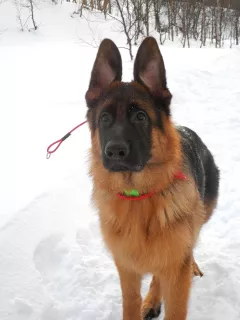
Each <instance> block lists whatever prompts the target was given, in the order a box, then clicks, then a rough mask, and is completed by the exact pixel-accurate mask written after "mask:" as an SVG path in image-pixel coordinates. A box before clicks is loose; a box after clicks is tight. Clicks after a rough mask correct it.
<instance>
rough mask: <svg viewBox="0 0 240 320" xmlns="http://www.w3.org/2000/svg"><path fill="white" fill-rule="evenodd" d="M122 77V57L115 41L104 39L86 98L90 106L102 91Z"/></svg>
mask: <svg viewBox="0 0 240 320" xmlns="http://www.w3.org/2000/svg"><path fill="white" fill-rule="evenodd" d="M121 79H122V58H121V55H120V52H119V50H118V48H117V46H116V45H115V43H114V42H113V41H112V40H110V39H104V40H103V41H102V42H101V44H100V47H99V49H98V53H97V57H96V60H95V62H94V65H93V69H92V73H91V79H90V84H89V88H88V91H87V93H86V100H87V103H88V106H91V103H94V101H95V100H96V99H97V98H98V97H99V95H100V94H101V92H102V91H103V90H104V89H105V88H106V87H107V86H108V85H110V84H111V83H112V82H113V81H121Z"/></svg>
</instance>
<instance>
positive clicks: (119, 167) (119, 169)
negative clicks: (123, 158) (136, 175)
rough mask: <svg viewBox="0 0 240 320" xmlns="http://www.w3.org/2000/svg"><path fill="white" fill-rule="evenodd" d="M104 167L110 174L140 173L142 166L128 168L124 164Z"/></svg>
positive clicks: (128, 166)
mask: <svg viewBox="0 0 240 320" xmlns="http://www.w3.org/2000/svg"><path fill="white" fill-rule="evenodd" d="M104 167H105V168H106V169H107V170H108V171H110V172H140V171H142V170H143V168H144V166H143V165H142V164H138V165H134V166H130V165H126V164H121V163H116V164H112V165H110V166H109V165H104Z"/></svg>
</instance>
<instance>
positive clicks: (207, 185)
mask: <svg viewBox="0 0 240 320" xmlns="http://www.w3.org/2000/svg"><path fill="white" fill-rule="evenodd" d="M177 131H178V133H179V134H180V136H181V146H182V152H183V155H184V162H185V165H186V166H187V167H189V168H190V169H191V173H192V176H193V177H194V180H195V183H196V185H197V187H198V191H199V193H200V195H201V198H202V200H203V201H204V204H205V207H206V209H207V210H206V221H207V220H208V219H209V217H210V215H211V214H212V211H213V210H209V209H208V208H210V207H214V206H215V205H216V200H217V198H218V189H219V169H218V168H217V166H216V164H215V161H214V158H213V156H212V154H211V152H210V151H209V149H208V148H207V146H206V145H205V144H204V143H203V141H202V140H201V138H200V137H199V136H198V135H197V134H196V132H194V131H193V130H191V129H189V128H187V127H183V126H178V127H177Z"/></svg>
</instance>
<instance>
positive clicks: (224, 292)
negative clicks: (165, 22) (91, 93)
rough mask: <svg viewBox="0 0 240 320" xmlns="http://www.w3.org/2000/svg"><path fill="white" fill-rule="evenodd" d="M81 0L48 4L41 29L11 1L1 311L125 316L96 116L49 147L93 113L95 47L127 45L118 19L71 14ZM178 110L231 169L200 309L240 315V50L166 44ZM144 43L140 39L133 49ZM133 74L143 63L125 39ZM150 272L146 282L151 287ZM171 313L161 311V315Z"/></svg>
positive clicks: (0, 214)
mask: <svg viewBox="0 0 240 320" xmlns="http://www.w3.org/2000/svg"><path fill="white" fill-rule="evenodd" d="M73 9H74V5H72V4H64V5H63V6H58V7H57V8H56V7H55V6H53V5H49V4H47V3H44V5H43V6H42V7H41V10H39V12H38V13H37V14H38V18H37V19H38V21H41V25H40V27H39V31H37V32H36V33H34V32H32V31H31V32H24V33H22V32H20V31H19V30H18V26H17V22H16V20H15V16H14V15H15V13H14V9H13V7H11V5H10V3H9V2H5V3H3V4H1V7H0V30H6V29H7V30H6V31H5V32H4V33H2V34H1V35H0V70H1V73H0V88H1V89H2V90H1V94H0V106H1V109H0V110H1V111H0V112H1V114H0V135H1V150H2V152H1V166H0V177H1V184H0V199H1V200H0V201H1V210H0V283H1V286H0V319H1V320H23V319H24V320H82V319H88V320H103V319H104V320H105V319H109V320H113V319H121V292H120V287H119V280H118V275H117V272H116V270H115V267H114V264H113V262H112V260H111V257H110V254H109V253H108V252H107V251H106V249H105V247H104V244H103V242H102V240H101V236H100V233H99V226H98V216H97V213H96V211H95V209H94V208H92V206H91V203H90V195H91V180H90V178H89V177H88V174H87V172H88V163H87V155H88V148H89V146H90V136H89V130H88V127H87V126H83V127H81V128H80V129H78V130H77V131H76V132H75V133H74V134H73V135H72V136H71V137H70V138H69V139H68V140H66V142H64V143H63V144H62V146H61V147H60V148H59V150H58V151H57V153H56V154H54V155H53V156H52V157H51V159H50V160H46V157H45V156H46V147H47V146H48V145H49V144H50V143H51V142H53V141H55V140H57V139H58V138H60V137H62V136H63V135H64V134H65V133H67V132H68V131H69V130H70V129H72V128H73V127H74V126H75V125H77V124H78V123H80V122H81V121H83V120H84V119H85V114H86V106H85V101H84V94H85V91H86V89H87V86H88V81H89V75H90V71H91V68H92V64H93V61H94V58H95V55H96V48H92V47H89V46H87V45H84V44H83V42H82V41H81V40H79V39H80V38H81V37H82V39H85V41H89V42H91V41H92V35H93V34H94V35H95V40H96V41H97V43H99V40H101V39H103V38H104V37H105V36H106V37H110V38H112V39H113V40H114V41H116V43H117V44H118V45H119V46H123V45H125V43H124V37H123V35H122V34H119V33H117V32H116V30H117V26H116V27H115V26H114V25H113V23H112V22H111V21H107V22H105V20H104V18H102V17H101V16H100V15H97V14H95V15H91V14H90V13H86V15H88V18H89V19H90V18H91V19H92V21H95V22H92V23H91V28H92V31H89V27H88V25H89V23H88V22H87V20H86V19H79V18H77V17H74V18H71V16H70V13H71V12H72V11H73ZM161 49H162V52H163V55H164V59H165V63H166V68H167V74H168V84H169V87H170V89H171V91H172V93H173V94H174V99H173V105H172V112H173V117H174V121H175V122H176V123H178V124H179V123H180V124H182V125H186V126H189V127H190V128H192V129H194V130H195V131H196V132H197V133H199V135H200V136H201V137H202V139H203V140H204V142H205V143H206V144H207V145H208V147H209V148H210V149H211V150H212V152H213V154H214V155H215V158H216V162H217V164H218V166H219V167H220V168H221V189H220V199H219V205H218V208H217V210H216V212H215V214H214V217H213V218H212V220H211V221H210V222H209V223H208V225H206V226H205V227H204V230H203V232H202V233H201V237H200V240H199V244H198V246H197V248H196V254H195V255H196V260H197V262H198V263H199V265H200V267H201V269H202V270H203V271H204V273H205V275H204V277H203V278H201V279H194V283H193V288H192V293H191V299H190V304H189V319H194V320H226V318H227V319H229V320H237V319H239V318H240V305H239V301H240V272H239V271H240V253H239V248H240V235H239V230H240V215H239V211H240V197H239V187H238V185H239V181H238V180H239V176H240V167H239V160H240V151H239V138H240V105H239V101H240V86H239V78H240V51H239V48H236V49H232V50H230V49H204V50H203V49H197V48H194V49H180V48H176V47H174V46H171V47H162V48H161ZM134 50H135V51H136V48H135V49H134ZM121 53H122V56H123V65H124V79H125V80H130V79H131V77H132V63H131V62H130V61H129V57H128V53H127V51H126V50H124V49H121ZM148 283H149V278H148V277H147V278H146V279H145V280H144V283H143V293H145V292H146V290H147V285H148ZM161 319H162V318H161Z"/></svg>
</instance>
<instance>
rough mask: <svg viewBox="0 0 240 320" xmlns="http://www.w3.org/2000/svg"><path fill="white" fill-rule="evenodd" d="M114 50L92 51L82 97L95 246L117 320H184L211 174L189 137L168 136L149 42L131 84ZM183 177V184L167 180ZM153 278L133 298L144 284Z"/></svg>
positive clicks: (107, 44) (165, 104) (203, 152)
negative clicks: (113, 293) (135, 195)
mask: <svg viewBox="0 0 240 320" xmlns="http://www.w3.org/2000/svg"><path fill="white" fill-rule="evenodd" d="M121 76H122V62H121V56H120V53H119V51H118V49H117V47H116V46H115V44H114V43H113V42H112V41H111V40H108V39H105V40H103V42H102V43H101V45H100V48H99V51H98V55H97V58H96V61H95V63H94V67H93V70H92V74H91V80H90V85H89V89H88V91H87V93H86V101H87V105H88V114H87V118H88V121H89V126H90V130H91V139H92V147H91V152H90V161H91V166H90V174H91V176H92V177H93V184H94V188H93V201H94V202H95V205H96V207H97V209H98V212H99V216H100V223H101V231H102V235H103V238H104V241H105V243H106V245H107V247H108V248H109V250H110V251H111V253H112V256H113V259H114V261H115V264H116V267H117V270H118V272H119V277H120V282H121V289H122V297H123V320H141V319H143V318H144V319H152V318H154V317H157V316H158V315H159V313H160V309H161V308H160V306H161V303H162V301H163V302H164V304H165V320H185V319H186V317H187V303H188V298H189V292H190V288H191V280H192V275H193V273H194V274H195V275H201V271H200V270H199V269H198V266H197V264H196V263H195V261H194V258H193V249H194V246H195V244H196V241H197V239H198V235H199V232H200V230H201V227H202V226H203V224H204V223H205V222H206V221H207V220H208V219H209V217H210V216H211V214H212V212H213V210H214V208H215V206H216V203H217V197H218V183H219V171H218V169H217V167H216V165H215V163H214V160H213V157H212V155H211V153H210V152H209V150H208V149H207V147H206V146H205V145H204V144H203V142H202V141H201V139H200V138H199V137H198V136H197V134H196V133H194V132H193V131H191V130H190V129H188V128H183V127H175V126H174V124H173V123H172V120H171V112H170V102H171V98H172V96H171V93H170V91H169V89H168V88H167V81H166V72H165V66H164V62H163V58H162V55H161V53H160V51H159V48H158V45H157V43H156V41H155V39H154V38H152V37H148V38H146V39H145V40H144V41H143V43H142V44H141V46H140V48H139V50H138V53H137V56H136V60H135V64H134V81H132V82H131V83H124V82H121ZM177 172H182V173H183V174H184V175H185V176H186V177H187V180H181V179H176V178H175V177H174V174H175V173H177ZM125 189H128V190H130V189H137V190H138V191H139V192H140V193H145V192H155V193H154V195H153V196H152V197H150V198H148V199H144V200H139V201H128V200H123V199H120V198H118V197H117V193H121V192H123V190H125ZM147 273H151V274H152V275H153V278H152V283H151V285H150V289H149V293H148V294H147V296H146V298H145V299H144V300H142V297H141V295H140V287H141V279H142V277H143V275H145V274H147Z"/></svg>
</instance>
